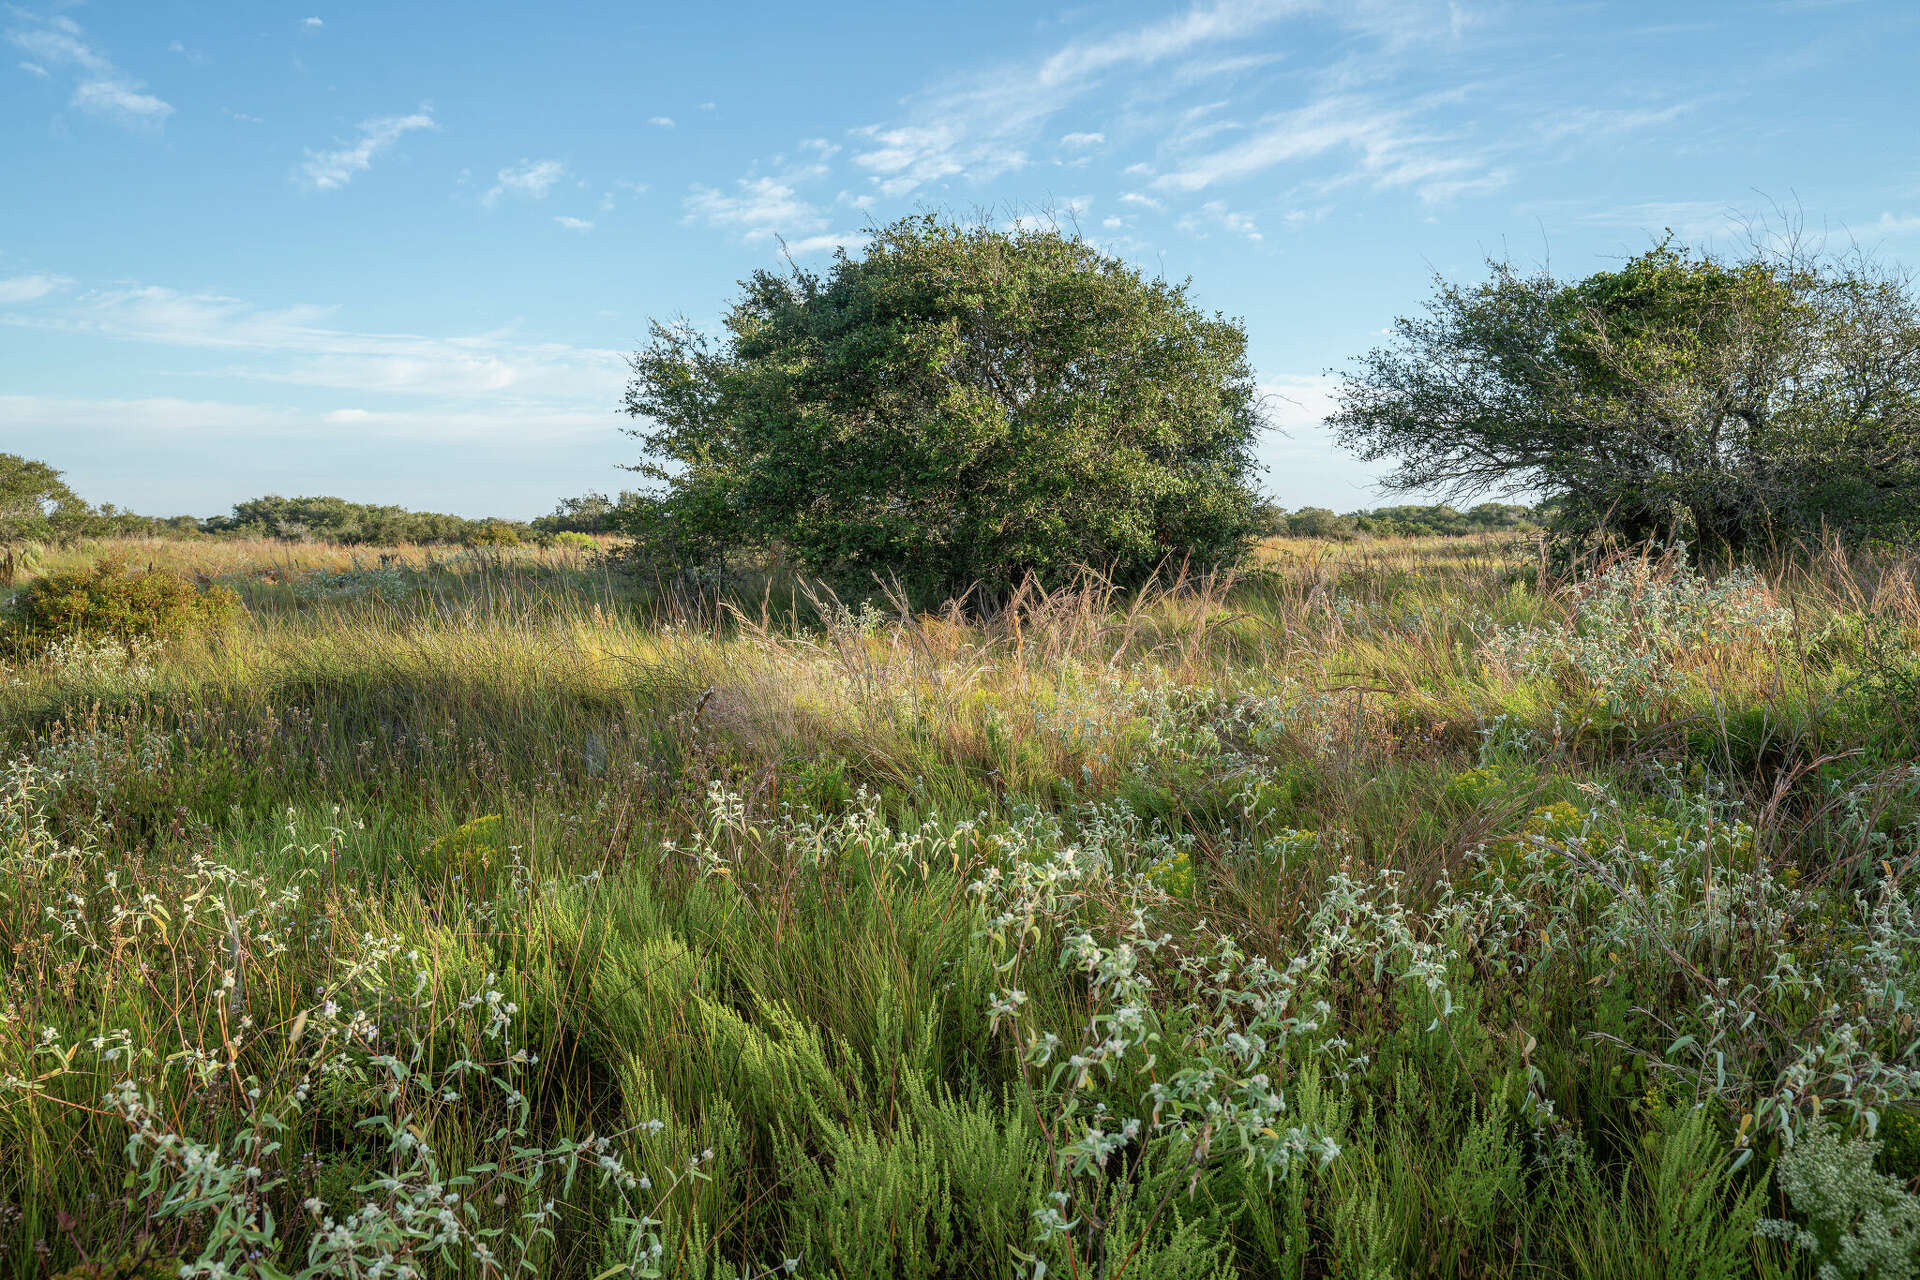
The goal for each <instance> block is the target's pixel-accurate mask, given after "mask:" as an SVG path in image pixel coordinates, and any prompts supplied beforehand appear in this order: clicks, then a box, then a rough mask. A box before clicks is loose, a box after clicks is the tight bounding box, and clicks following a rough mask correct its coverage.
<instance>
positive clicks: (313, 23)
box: [300, 18, 327, 31]
mask: <svg viewBox="0 0 1920 1280" xmlns="http://www.w3.org/2000/svg"><path fill="white" fill-rule="evenodd" d="M326 25H327V24H326V23H324V22H322V21H320V19H318V18H302V19H300V26H301V27H302V28H303V29H305V30H307V31H318V30H319V29H320V28H322V27H324V26H326Z"/></svg>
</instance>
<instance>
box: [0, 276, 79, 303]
mask: <svg viewBox="0 0 1920 1280" xmlns="http://www.w3.org/2000/svg"><path fill="white" fill-rule="evenodd" d="M72 283H73V281H71V280H69V279H68V278H67V277H65V276H52V275H31V276H14V277H13V278H11V279H8V280H0V306H5V305H9V304H12V303H20V302H37V301H38V300H40V299H41V298H44V297H46V296H47V295H48V294H50V293H58V292H59V291H60V290H62V289H65V288H66V287H67V286H68V285H70V284H72Z"/></svg>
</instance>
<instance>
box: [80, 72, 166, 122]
mask: <svg viewBox="0 0 1920 1280" xmlns="http://www.w3.org/2000/svg"><path fill="white" fill-rule="evenodd" d="M73 105H74V106H76V107H79V108H80V109H81V110H82V111H91V112H93V113H94V114H95V115H102V116H112V115H118V116H122V117H125V118H126V119H129V120H164V119H166V118H167V117H168V116H170V115H172V114H173V108H172V107H170V106H168V105H167V104H166V103H164V102H162V101H161V100H160V99H158V98H156V97H154V96H153V95H152V94H150V93H142V92H140V91H139V90H138V89H135V88H134V87H133V86H131V85H128V84H124V83H121V82H119V81H114V80H90V81H87V82H86V83H85V84H82V85H80V86H78V87H77V88H75V89H74V91H73Z"/></svg>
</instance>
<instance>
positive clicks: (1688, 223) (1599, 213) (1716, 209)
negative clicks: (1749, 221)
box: [1575, 200, 1743, 241]
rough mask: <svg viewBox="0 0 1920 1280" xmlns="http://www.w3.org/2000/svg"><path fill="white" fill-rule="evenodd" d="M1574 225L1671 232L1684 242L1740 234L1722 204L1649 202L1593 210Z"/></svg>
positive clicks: (1733, 212) (1737, 220)
mask: <svg viewBox="0 0 1920 1280" xmlns="http://www.w3.org/2000/svg"><path fill="white" fill-rule="evenodd" d="M1575 221H1577V222H1580V223H1583V224H1585V225H1586V226H1590V227H1618V228H1621V229H1622V230H1632V231H1638V232H1641V233H1643V234H1645V235H1648V236H1657V235H1659V234H1660V233H1661V232H1662V231H1668V230H1670V231H1672V232H1674V233H1675V234H1676V235H1679V236H1680V237H1682V238H1683V239H1687V240H1695V241H1705V240H1709V239H1711V238H1713V237H1715V236H1722V235H1730V234H1733V233H1735V232H1737V231H1739V230H1740V228H1741V225H1742V222H1743V219H1742V217H1741V215H1740V213H1739V211H1738V210H1737V209H1736V208H1735V207H1734V206H1733V205H1730V204H1728V203H1727V202H1725V201H1722V200H1649V201H1645V202H1642V203H1640V204H1628V205H1619V206H1616V207H1614V208H1611V209H1595V210H1593V211H1592V212H1589V213H1584V214H1581V215H1579V217H1578V218H1576V219H1575Z"/></svg>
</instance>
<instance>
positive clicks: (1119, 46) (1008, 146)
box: [854, 0, 1320, 196]
mask: <svg viewBox="0 0 1920 1280" xmlns="http://www.w3.org/2000/svg"><path fill="white" fill-rule="evenodd" d="M1319 7H1320V6H1319V5H1318V4H1316V3H1314V2H1313V0H1215V3H1212V4H1200V5H1196V6H1194V7H1193V8H1191V9H1189V10H1187V11H1186V12H1185V13H1182V14H1179V15H1176V16H1174V17H1171V18H1165V19H1161V20H1158V21H1155V22H1150V23H1147V24H1145V25H1142V26H1137V27H1133V28H1129V29H1125V30H1121V31H1117V32H1109V33H1105V34H1102V35H1098V36H1091V37H1083V38H1081V39H1077V40H1073V41H1070V42H1068V43H1067V44H1065V45H1062V46H1061V47H1059V48H1057V49H1055V50H1054V51H1052V52H1051V53H1049V54H1047V55H1045V56H1043V57H1040V58H1038V59H1037V60H1032V61H1026V62H1019V63H1013V64H1007V65H1002V66H998V67H994V68H990V69H988V70H986V71H983V72H980V73H977V74H975V75H972V76H969V77H964V78H962V79H960V80H958V81H955V82H951V83H949V84H948V85H946V86H945V87H943V88H940V89H936V90H934V91H932V92H930V93H928V94H926V95H923V96H922V97H921V98H919V99H917V100H915V101H914V102H913V103H912V104H910V106H909V109H908V112H907V116H906V118H905V119H903V120H899V121H894V122H889V123H884V124H872V125H868V126H865V127H864V128H862V129H859V130H856V136H857V137H859V138H861V139H863V140H864V141H865V143H866V146H865V149H863V150H859V151H856V153H855V154H854V163H855V164H857V165H858V166H860V167H861V168H862V169H865V170H866V171H867V172H868V174H869V175H870V177H871V180H872V181H873V183H874V185H875V186H876V188H877V189H878V190H880V191H881V192H882V193H884V194H886V195H889V196H903V195H906V194H908V193H910V192H912V191H914V190H916V189H918V188H921V187H924V186H927V185H929V184H932V183H937V182H941V181H944V180H947V179H950V178H964V179H967V180H972V181H984V180H987V179H991V178H994V177H997V176H999V175H1001V174H1003V173H1007V172H1010V171H1014V170H1017V169H1020V168H1022V167H1024V166H1025V165H1026V164H1027V160H1028V151H1029V149H1030V148H1031V147H1032V146H1033V145H1034V144H1035V143H1036V142H1038V141H1040V139H1041V138H1042V136H1043V131H1044V130H1045V126H1046V124H1047V123H1048V121H1050V120H1051V119H1052V118H1053V117H1054V116H1056V115H1058V114H1059V113H1061V112H1062V111H1064V110H1066V109H1067V108H1068V107H1070V106H1071V105H1073V104H1074V103H1075V102H1078V101H1080V100H1081V99H1083V98H1084V97H1086V96H1087V95H1089V94H1091V93H1092V92H1094V91H1095V90H1096V89H1098V88H1100V87H1101V86H1102V85H1104V84H1107V83H1110V82H1112V81H1113V80H1114V79H1115V78H1116V77H1119V76H1122V75H1123V74H1124V73H1126V72H1130V71H1138V70H1141V69H1143V68H1146V67H1151V66H1155V65H1159V64H1162V63H1166V62H1168V61H1170V60H1173V59H1178V58H1182V57H1186V56H1187V55H1191V54H1195V53H1198V52H1201V51H1203V50H1206V49H1209V48H1211V47H1214V46H1217V45H1223V44H1228V43H1231V42H1233V41H1235V40H1240V39H1244V38H1246V37H1249V36H1252V35H1253V34H1255V33H1256V32H1258V31H1260V30H1262V29H1264V28H1266V27H1269V26H1272V25H1273V24H1275V23H1277V22H1280V21H1282V20H1284V19H1286V18H1289V17H1292V16H1296V15H1299V14H1302V13H1305V12H1308V11H1310V10H1313V9H1316V8H1319ZM1068 136H1069V137H1080V138H1083V139H1084V138H1091V137H1092V136H1094V135H1092V134H1090V133H1084V132H1083V133H1080V134H1075V135H1068ZM1063 144H1064V145H1071V144H1066V143H1065V140H1063Z"/></svg>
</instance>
